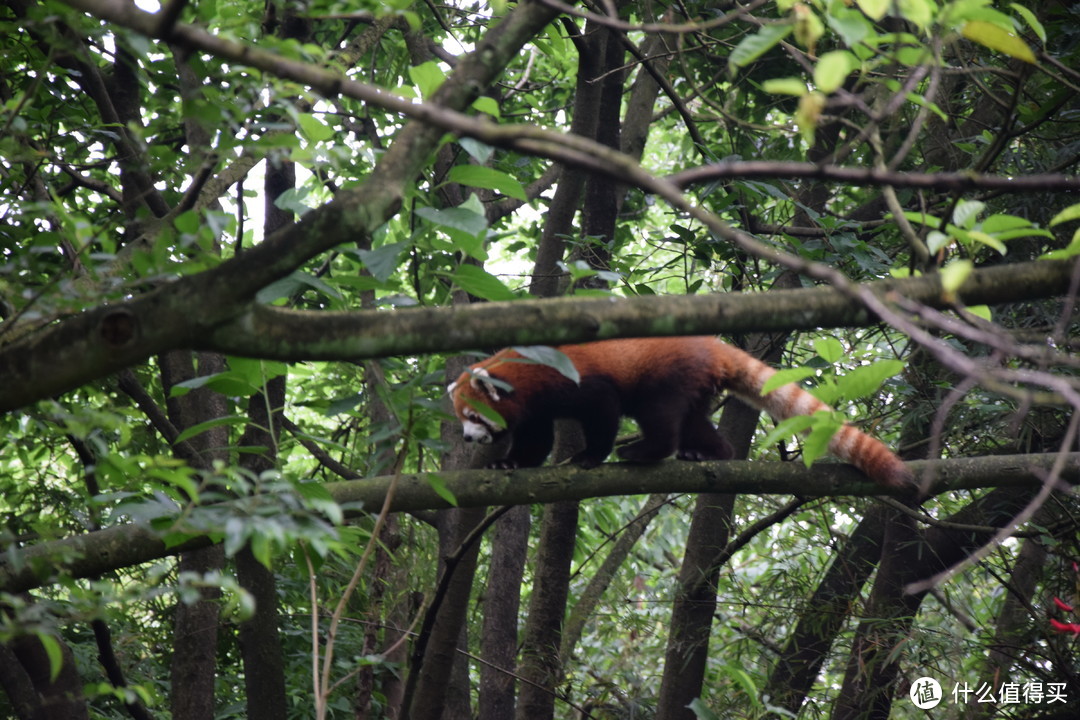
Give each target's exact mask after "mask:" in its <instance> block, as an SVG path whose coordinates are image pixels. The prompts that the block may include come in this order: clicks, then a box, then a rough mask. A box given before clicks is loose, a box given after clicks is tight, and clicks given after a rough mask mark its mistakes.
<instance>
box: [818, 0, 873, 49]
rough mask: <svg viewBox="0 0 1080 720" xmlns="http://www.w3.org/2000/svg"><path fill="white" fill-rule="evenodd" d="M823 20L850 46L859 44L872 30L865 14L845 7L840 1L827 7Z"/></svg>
mask: <svg viewBox="0 0 1080 720" xmlns="http://www.w3.org/2000/svg"><path fill="white" fill-rule="evenodd" d="M825 22H826V24H828V26H829V27H830V28H832V30H833V32H835V33H836V34H837V35H839V36H840V38H841V39H842V40H843V41H844V44H845V45H847V46H848V47H850V48H853V47H856V46H858V45H860V44H861V43H862V41H863V40H865V39H866V37H867V36H868V35H870V34H871V33H873V31H874V28H873V25H871V24H870V21H869V20H867V19H866V16H865V15H863V14H862V13H861V12H859V11H858V10H855V9H854V8H849V7H845V6H844V5H843V3H841V2H837V3H833V4H832V5H831V6H830V7H829V12H828V13H826V15H825Z"/></svg>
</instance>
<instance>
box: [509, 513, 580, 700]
mask: <svg viewBox="0 0 1080 720" xmlns="http://www.w3.org/2000/svg"><path fill="white" fill-rule="evenodd" d="M577 518H578V504H577V503H576V502H558V503H552V504H550V505H545V506H544V519H543V521H542V524H541V527H540V545H539V550H538V552H537V558H536V568H535V571H534V573H533V591H532V597H531V599H530V601H529V620H528V624H527V625H526V627H525V637H524V638H523V640H522V649H521V660H520V663H519V666H518V673H519V674H520V675H521V677H522V678H523V679H524V680H525V682H524V683H522V686H521V694H520V695H519V697H518V705H517V712H516V713H515V715H514V717H515V718H516V719H517V720H543V718H550V717H552V715H553V714H554V712H555V695H554V691H555V687H556V685H557V684H558V683H559V681H560V680H561V679H562V672H563V658H561V657H560V656H559V646H560V638H561V635H562V624H563V613H564V612H565V610H566V597H567V595H568V593H569V587H570V560H571V559H572V558H573V556H574V542H575V540H576V530H577Z"/></svg>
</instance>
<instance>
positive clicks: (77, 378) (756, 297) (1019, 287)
mask: <svg viewBox="0 0 1080 720" xmlns="http://www.w3.org/2000/svg"><path fill="white" fill-rule="evenodd" d="M369 200H370V198H369ZM335 203H336V201H335ZM335 203H331V205H334V204H335ZM324 209H325V208H324ZM342 212H344V210H342ZM325 214H326V213H318V212H312V213H309V214H308V217H311V216H313V215H325ZM293 227H294V228H296V227H299V228H304V227H305V223H304V222H303V221H302V222H301V223H298V224H297V225H295V226H293ZM295 234H296V235H301V234H303V231H302V230H300V231H297V232H296V233H295ZM293 235H294V233H293V230H292V229H291V228H290V229H287V230H285V231H282V232H280V233H275V234H274V236H272V238H271V239H268V240H267V243H273V244H276V242H274V240H273V238H278V237H293ZM267 243H264V244H263V245H260V246H259V247H257V248H255V249H254V250H252V251H250V252H248V253H245V254H244V256H243V257H248V258H250V257H251V256H253V255H258V256H259V257H260V258H263V257H264V256H265V254H264V253H261V252H259V251H261V249H262V248H264V247H267ZM283 252H284V251H283ZM266 261H267V262H271V261H272V260H271V259H266ZM1076 263H1077V261H1075V260H1068V261H1056V262H1034V263H1022V264H1016V265H1007V266H1004V265H1003V266H998V267H993V268H987V269H984V270H979V271H977V272H974V273H972V275H971V276H970V277H969V278H968V280H967V282H965V283H964V285H962V286H961V288H960V289H959V291H958V292H957V294H956V297H957V299H959V300H960V301H961V302H963V303H966V304H968V305H978V304H984V303H1004V302H1014V301H1017V300H1033V299H1038V298H1045V297H1054V296H1058V295H1062V294H1065V293H1066V292H1067V291H1068V289H1069V281H1070V277H1071V273H1072V272H1073V270H1074V268H1075V266H1076ZM229 265H232V263H225V264H224V265H222V266H221V267H219V268H218V270H222V269H223V268H225V267H226V266H229ZM245 267H246V266H244V265H238V266H236V267H235V268H234V269H233V270H230V271H228V272H223V273H217V272H215V271H210V272H207V273H203V274H201V275H195V276H192V277H190V278H185V279H181V280H179V281H177V282H176V283H174V284H172V285H169V286H167V287H165V288H162V289H160V290H158V291H155V292H152V293H149V294H148V295H146V296H144V297H141V298H137V299H135V300H131V301H129V302H127V303H118V304H116V305H108V306H104V307H99V308H96V309H94V310H90V311H88V312H85V313H82V314H80V315H75V316H72V317H69V318H65V319H64V320H62V321H60V322H58V323H55V324H53V325H51V326H50V327H48V328H46V329H45V330H43V331H41V332H39V333H36V334H32V335H30V336H28V337H25V338H22V339H20V340H19V341H18V342H14V343H12V344H10V345H8V346H4V347H0V376H2V377H4V378H6V380H7V382H5V383H3V384H0V412H3V411H8V410H13V409H16V408H19V407H22V406H24V405H26V404H28V403H31V402H34V401H36V400H40V399H42V398H46V397H53V396H55V395H58V394H61V393H63V392H66V391H69V390H71V389H74V388H76V387H78V386H80V385H82V384H84V383H86V382H89V381H91V380H94V379H96V378H100V377H104V376H107V375H109V374H111V373H113V372H116V371H119V370H122V369H123V368H125V367H129V366H130V365H133V364H135V363H138V362H141V361H143V360H145V359H146V358H147V357H150V356H151V355H153V354H156V353H161V352H164V351H166V350H170V349H177V348H198V349H203V350H214V351H218V352H223V353H229V354H234V355H244V356H249V357H263V358H276V359H284V360H359V359H363V358H371V357H385V356H389V355H405V354H417V353H427V352H436V351H448V350H463V349H472V348H483V347H500V346H503V345H518V344H532V345H539V344H559V343H570V342H582V341H586V340H596V339H601V338H614V337H634V336H647V335H685V334H695V333H697V334H707V333H722V332H743V331H769V330H792V329H811V328H821V327H842V326H864V325H869V324H872V323H875V322H878V318H876V317H874V315H873V314H871V313H870V312H869V311H868V310H867V309H866V307H865V306H864V305H863V304H862V303H861V302H859V301H856V300H852V299H851V297H850V295H849V294H845V293H842V292H840V291H838V290H835V289H833V288H826V287H821V288H812V289H806V290H790V291H783V292H770V293H767V294H738V293H723V294H716V295H696V296H649V297H638V298H627V299H621V300H620V299H616V298H561V299H552V300H530V301H520V302H515V303H482V304H476V305H471V306H462V307H443V308H412V309H406V310H399V311H395V312H385V311H377V312H374V311H369V312H355V313H344V312H341V313H331V312H305V311H297V310H284V309H281V308H272V307H268V306H263V305H255V304H251V303H247V302H244V301H243V299H242V297H237V290H236V288H235V287H228V286H227V285H225V284H226V283H228V282H229V281H231V280H235V282H236V283H238V284H239V283H241V282H242V280H241V279H240V278H236V277H235V274H236V273H239V272H241V271H243V270H244V268H245ZM234 270H235V272H234ZM252 272H255V270H252ZM865 288H866V290H867V291H868V292H869V293H872V294H873V296H874V297H876V298H877V299H878V302H882V303H888V302H889V301H890V297H893V296H902V297H903V298H907V299H908V300H911V301H917V302H920V303H923V304H925V305H928V306H932V307H948V306H949V304H950V301H951V299H950V298H949V296H948V295H947V294H946V293H945V292H943V290H942V288H941V284H940V280H939V278H938V277H937V276H925V277H921V278H908V279H903V280H885V281H879V282H875V283H870V284H868V285H866V286H865ZM249 289H250V288H249ZM245 292H246V291H245ZM209 298H217V299H218V300H216V301H210V300H208V299H209ZM196 307H198V308H202V309H203V310H202V311H201V314H200V313H193V312H191V308H196ZM510 314H512V315H513V317H514V322H513V323H507V322H506V318H507V317H508V316H509V315H510Z"/></svg>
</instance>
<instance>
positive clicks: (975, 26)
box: [960, 20, 1036, 65]
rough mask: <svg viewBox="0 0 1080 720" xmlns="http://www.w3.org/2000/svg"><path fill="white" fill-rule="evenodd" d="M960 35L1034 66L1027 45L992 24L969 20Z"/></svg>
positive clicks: (1033, 54) (1031, 54)
mask: <svg viewBox="0 0 1080 720" xmlns="http://www.w3.org/2000/svg"><path fill="white" fill-rule="evenodd" d="M960 34H961V35H963V36H964V37H966V38H967V39H968V40H971V41H973V42H977V43H979V44H980V45H982V46H984V47H988V48H990V49H991V50H996V51H998V52H1000V53H1004V54H1006V55H1008V56H1009V57H1014V58H1016V59H1017V60H1023V61H1024V62H1026V63H1031V64H1032V65H1035V64H1036V60H1035V53H1033V52H1032V51H1031V48H1029V47H1028V46H1027V43H1025V42H1024V41H1023V40H1021V39H1020V38H1018V37H1017V36H1016V35H1014V34H1013V33H1011V32H1009V31H1007V30H1005V29H1003V28H1001V27H1000V26H998V25H995V24H994V23H990V22H986V21H984V20H969V21H968V22H966V23H964V26H963V27H962V28H960Z"/></svg>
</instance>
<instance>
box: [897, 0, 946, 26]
mask: <svg viewBox="0 0 1080 720" xmlns="http://www.w3.org/2000/svg"><path fill="white" fill-rule="evenodd" d="M897 7H898V9H899V10H900V16H901V17H903V18H904V19H905V20H909V21H911V22H912V23H914V24H915V25H916V26H918V28H919V29H920V30H926V28H928V27H930V24H931V23H932V22H933V21H934V15H935V14H936V10H937V8H935V7H934V5H933V4H932V3H931V2H928V0H899V1H898V2H897Z"/></svg>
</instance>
